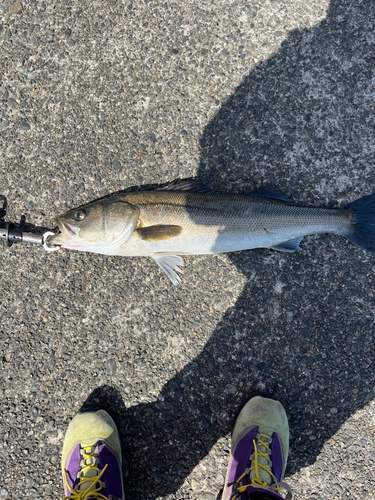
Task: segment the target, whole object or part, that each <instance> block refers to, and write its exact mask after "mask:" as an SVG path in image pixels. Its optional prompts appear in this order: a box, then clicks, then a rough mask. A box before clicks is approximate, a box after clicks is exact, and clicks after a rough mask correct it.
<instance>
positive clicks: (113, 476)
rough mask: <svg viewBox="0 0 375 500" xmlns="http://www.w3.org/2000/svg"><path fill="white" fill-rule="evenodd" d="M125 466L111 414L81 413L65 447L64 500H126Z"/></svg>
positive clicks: (67, 433)
mask: <svg viewBox="0 0 375 500" xmlns="http://www.w3.org/2000/svg"><path fill="white" fill-rule="evenodd" d="M121 464H122V459H121V445H120V439H119V435H118V432H117V428H116V425H115V423H114V421H113V420H112V418H111V417H110V416H109V415H108V413H107V412H106V411H104V410H99V411H96V412H87V413H78V415H76V416H75V417H74V418H73V420H72V421H71V422H70V424H69V427H68V430H67V432H66V435H65V439H64V444H63V452H62V459H61V468H62V474H63V478H64V489H65V495H66V496H65V498H64V500H68V499H72V500H89V499H90V500H99V499H100V500H124V498H125V496H124V487H123V483H122V469H121Z"/></svg>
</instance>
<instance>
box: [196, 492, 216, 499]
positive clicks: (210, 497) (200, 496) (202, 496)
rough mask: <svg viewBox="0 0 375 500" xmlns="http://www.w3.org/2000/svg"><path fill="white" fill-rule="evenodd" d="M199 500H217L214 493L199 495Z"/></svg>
mask: <svg viewBox="0 0 375 500" xmlns="http://www.w3.org/2000/svg"><path fill="white" fill-rule="evenodd" d="M197 500H215V495H213V494H212V493H199V495H198V497H197Z"/></svg>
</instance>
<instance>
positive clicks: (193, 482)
mask: <svg viewBox="0 0 375 500" xmlns="http://www.w3.org/2000/svg"><path fill="white" fill-rule="evenodd" d="M198 488H199V483H198V482H197V481H196V480H195V479H192V480H191V489H192V490H193V491H196V490H197V489H198Z"/></svg>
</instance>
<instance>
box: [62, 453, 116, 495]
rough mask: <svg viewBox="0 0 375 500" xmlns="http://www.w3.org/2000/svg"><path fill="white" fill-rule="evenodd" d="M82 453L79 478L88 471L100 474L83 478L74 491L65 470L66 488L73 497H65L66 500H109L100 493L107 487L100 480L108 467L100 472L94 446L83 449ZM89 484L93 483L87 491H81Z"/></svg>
mask: <svg viewBox="0 0 375 500" xmlns="http://www.w3.org/2000/svg"><path fill="white" fill-rule="evenodd" d="M81 453H82V456H83V458H82V460H81V462H80V465H81V466H82V468H81V469H80V471H79V473H78V474H77V477H82V474H83V473H85V472H87V471H96V472H98V474H97V475H96V476H92V477H88V476H86V477H82V479H81V481H80V482H79V483H78V484H77V485H76V487H75V489H74V490H73V489H72V488H71V487H70V485H69V482H68V478H67V475H66V470H64V481H65V484H66V487H67V488H68V490H69V491H70V492H71V495H68V496H67V497H64V500H85V499H87V498H92V499H93V500H108V498H107V497H106V496H104V495H102V494H101V493H100V490H102V489H103V488H104V487H105V483H103V482H102V481H101V480H100V478H101V477H102V475H103V474H104V471H105V470H106V468H107V465H105V466H104V467H103V469H102V470H100V469H99V467H96V464H97V460H96V457H95V456H94V455H95V447H93V446H88V447H86V448H83V450H82V451H81ZM87 483H91V485H90V486H89V487H88V488H87V489H83V490H81V489H80V487H81V486H82V485H84V484H87Z"/></svg>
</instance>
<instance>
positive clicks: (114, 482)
mask: <svg viewBox="0 0 375 500" xmlns="http://www.w3.org/2000/svg"><path fill="white" fill-rule="evenodd" d="M98 457H99V468H100V469H103V468H104V466H105V465H108V467H107V468H106V470H105V471H104V474H103V475H102V477H101V480H102V481H104V482H105V488H104V489H103V493H102V494H103V495H104V496H108V497H109V498H111V495H112V496H114V497H117V498H119V499H120V500H122V481H121V476H122V470H121V464H119V462H118V457H117V455H116V454H115V453H114V451H112V449H111V448H110V447H109V446H108V445H106V444H104V443H102V442H101V441H98Z"/></svg>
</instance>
